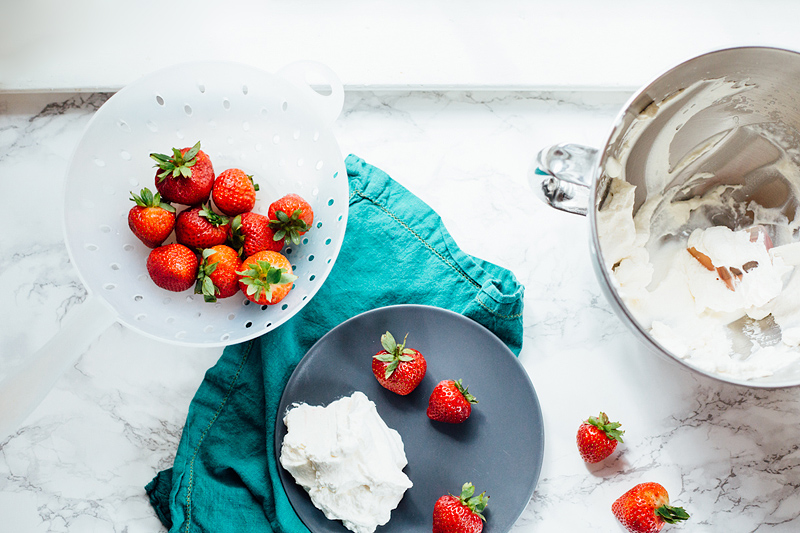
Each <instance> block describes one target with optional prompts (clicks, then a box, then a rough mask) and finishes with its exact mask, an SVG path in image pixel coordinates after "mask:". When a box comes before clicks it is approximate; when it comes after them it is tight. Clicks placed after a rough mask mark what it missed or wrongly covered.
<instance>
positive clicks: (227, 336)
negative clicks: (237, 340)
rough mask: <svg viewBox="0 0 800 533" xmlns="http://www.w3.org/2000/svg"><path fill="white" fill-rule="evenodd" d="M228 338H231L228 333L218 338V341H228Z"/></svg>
mask: <svg viewBox="0 0 800 533" xmlns="http://www.w3.org/2000/svg"><path fill="white" fill-rule="evenodd" d="M230 338H231V336H230V334H229V333H226V334H224V335H223V336H222V337H220V338H219V340H221V341H226V340H228V339H230Z"/></svg>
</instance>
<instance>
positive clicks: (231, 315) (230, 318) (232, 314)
mask: <svg viewBox="0 0 800 533" xmlns="http://www.w3.org/2000/svg"><path fill="white" fill-rule="evenodd" d="M234 318H236V315H235V314H234V313H231V314H229V315H228V320H233V319H234Z"/></svg>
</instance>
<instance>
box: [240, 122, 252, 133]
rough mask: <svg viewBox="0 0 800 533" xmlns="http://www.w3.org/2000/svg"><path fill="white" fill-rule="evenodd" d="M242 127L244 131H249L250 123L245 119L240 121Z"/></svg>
mask: <svg viewBox="0 0 800 533" xmlns="http://www.w3.org/2000/svg"><path fill="white" fill-rule="evenodd" d="M242 129H243V130H244V131H250V123H249V122H247V121H245V122H242Z"/></svg>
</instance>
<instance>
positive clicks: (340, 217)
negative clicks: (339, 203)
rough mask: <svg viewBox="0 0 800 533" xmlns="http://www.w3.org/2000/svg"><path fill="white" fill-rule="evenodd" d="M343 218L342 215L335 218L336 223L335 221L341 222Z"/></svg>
mask: <svg viewBox="0 0 800 533" xmlns="http://www.w3.org/2000/svg"><path fill="white" fill-rule="evenodd" d="M343 217H344V215H342V214H340V215H339V218H337V219H336V221H337V222H341V221H342V218H343Z"/></svg>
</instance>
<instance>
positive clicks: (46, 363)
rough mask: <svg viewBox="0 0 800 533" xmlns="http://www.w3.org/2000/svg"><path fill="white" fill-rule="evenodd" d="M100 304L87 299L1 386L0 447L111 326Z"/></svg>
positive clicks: (90, 297)
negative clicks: (62, 376)
mask: <svg viewBox="0 0 800 533" xmlns="http://www.w3.org/2000/svg"><path fill="white" fill-rule="evenodd" d="M99 300H100V299H99V298H93V297H92V296H91V295H90V296H89V297H88V298H86V300H85V301H84V302H83V303H82V304H81V305H80V306H78V307H77V308H75V310H74V311H73V312H71V313H70V314H69V315H67V317H66V319H65V320H64V324H63V325H62V326H61V329H60V330H59V331H58V333H56V335H55V336H54V337H53V338H52V339H50V341H49V342H48V343H47V344H45V345H44V346H43V347H42V348H41V349H40V350H39V351H38V352H36V353H33V354H31V355H29V356H28V357H27V358H26V359H25V360H24V361H23V362H22V363H21V364H20V365H19V366H18V367H16V368H14V369H13V370H12V371H11V374H9V375H8V376H7V377H6V378H5V379H4V380H3V381H2V382H0V443H2V442H4V441H5V440H6V439H7V438H8V437H9V436H10V435H13V434H14V433H15V432H16V431H17V430H18V429H19V428H20V427H21V426H22V423H23V422H24V421H25V419H26V418H27V417H28V415H29V414H31V413H32V412H33V410H34V409H35V408H36V406H38V405H39V404H40V403H41V402H42V400H43V399H44V398H45V396H47V393H48V392H49V391H50V389H52V388H53V385H55V383H56V381H58V379H59V378H60V377H61V375H62V374H63V373H64V372H65V371H66V370H67V369H68V368H69V367H70V366H71V365H73V364H75V362H76V361H77V360H78V358H79V357H80V356H81V354H83V353H84V352H85V351H86V350H87V348H88V347H89V346H90V345H91V344H92V342H94V341H95V340H96V339H97V338H98V337H99V336H100V334H101V333H102V332H103V331H105V330H106V329H108V327H109V326H110V325H111V324H113V323H114V321H115V318H114V315H113V313H111V311H110V310H109V309H108V308H107V307H105V305H104V304H103V303H102V302H101V301H99Z"/></svg>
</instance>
